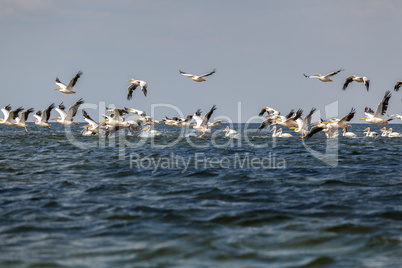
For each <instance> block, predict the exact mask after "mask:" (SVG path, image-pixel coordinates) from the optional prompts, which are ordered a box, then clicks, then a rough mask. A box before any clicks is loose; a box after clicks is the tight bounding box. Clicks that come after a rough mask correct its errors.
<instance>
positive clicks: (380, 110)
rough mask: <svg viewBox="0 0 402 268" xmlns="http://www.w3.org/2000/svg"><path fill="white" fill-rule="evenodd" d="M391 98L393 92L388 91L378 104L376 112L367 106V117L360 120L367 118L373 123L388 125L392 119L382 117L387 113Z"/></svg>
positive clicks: (365, 111)
mask: <svg viewBox="0 0 402 268" xmlns="http://www.w3.org/2000/svg"><path fill="white" fill-rule="evenodd" d="M390 98H391V92H390V91H386V92H385V95H384V98H383V99H382V100H381V101H380V103H379V104H378V106H377V110H376V112H375V113H374V111H373V110H371V109H370V108H368V107H366V108H365V109H364V113H365V115H366V116H365V117H362V118H360V120H364V119H365V120H366V121H367V122H368V123H372V124H376V125H379V126H381V125H386V124H388V121H390V120H392V118H391V119H388V120H385V119H382V118H381V116H382V115H384V114H385V112H386V111H387V108H388V102H389V99H390Z"/></svg>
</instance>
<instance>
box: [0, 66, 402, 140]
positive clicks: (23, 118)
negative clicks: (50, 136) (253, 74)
mask: <svg viewBox="0 0 402 268" xmlns="http://www.w3.org/2000/svg"><path fill="white" fill-rule="evenodd" d="M341 71H343V69H339V70H338V71H335V72H331V73H329V74H327V75H320V74H317V75H306V74H303V75H304V76H305V77H306V78H318V79H319V80H320V81H322V82H332V80H331V77H332V76H334V75H336V74H337V73H339V72H341ZM215 72H216V70H215V69H214V70H213V71H212V72H209V73H206V74H203V75H194V74H189V73H186V72H183V71H181V70H179V73H180V74H181V75H184V76H186V77H189V78H191V79H192V80H193V81H195V82H203V81H206V80H205V77H207V76H210V75H212V74H214V73H215ZM81 75H82V72H81V71H79V72H78V73H77V74H76V75H75V76H74V77H73V78H72V79H71V80H70V82H69V83H68V85H66V84H64V83H62V82H61V81H60V80H59V78H58V77H56V84H57V86H58V88H56V89H55V90H58V91H59V92H61V93H64V94H74V93H76V92H75V91H73V88H74V86H75V85H76V83H77V81H78V79H79V78H80V77H81ZM353 81H355V82H359V83H364V85H365V87H366V90H367V91H368V90H369V86H370V80H369V79H367V77H363V76H355V75H353V76H349V77H347V78H346V80H345V82H344V85H343V90H345V89H346V88H347V86H348V85H349V83H351V82H353ZM127 82H130V86H129V87H128V88H127V91H128V92H127V99H128V100H131V99H132V97H133V92H134V90H135V89H136V88H138V87H140V88H141V90H142V92H143V94H144V95H145V96H147V88H148V83H147V82H145V81H141V80H136V79H130V80H127ZM401 86H402V81H398V82H397V83H396V84H395V87H394V90H395V91H398V90H399V88H400V87H401ZM390 98H391V92H390V91H386V92H385V95H384V97H383V98H382V100H381V101H380V102H379V104H378V106H377V109H376V111H374V110H372V109H371V108H368V107H366V108H365V110H364V113H365V115H366V116H365V117H363V118H360V119H361V120H366V122H368V123H372V124H376V125H380V126H381V125H386V124H388V122H389V121H390V120H392V118H389V119H383V118H382V116H384V114H385V113H386V111H387V108H388V103H389V100H390ZM83 103H84V101H83V100H82V99H80V100H78V101H77V102H76V103H74V104H73V105H71V106H70V107H69V109H68V111H67V112H66V108H65V106H64V105H63V103H61V104H60V105H59V106H57V107H55V105H54V104H53V103H52V104H51V105H49V106H48V107H47V108H46V109H44V110H43V112H42V111H40V110H39V111H37V112H36V113H35V114H34V115H33V116H34V117H35V119H36V120H34V121H31V122H34V123H35V124H36V125H38V126H40V127H45V128H49V129H50V125H49V120H56V121H57V122H58V123H60V124H62V125H64V126H73V125H78V124H79V123H75V122H74V121H73V120H74V117H75V115H76V114H77V111H78V109H79V107H80V105H81V104H83ZM53 109H55V110H56V111H57V113H58V114H59V117H56V118H52V119H50V115H51V112H52V110H53ZM1 110H2V112H3V114H4V118H3V119H0V124H3V125H6V126H12V127H15V128H23V129H24V130H25V131H26V132H28V130H27V124H26V122H27V120H28V116H29V114H30V113H33V112H34V109H33V108H30V109H27V110H24V109H23V108H22V107H19V108H17V109H14V110H12V108H11V106H10V105H7V106H5V107H4V108H2V109H1ZM215 110H216V106H215V105H214V106H213V107H212V108H211V109H210V110H209V111H208V112H207V113H206V114H205V115H204V116H203V117H202V116H201V110H200V109H198V110H197V111H196V112H195V113H194V114H193V115H188V116H187V117H186V118H179V117H173V118H168V117H165V118H163V119H162V121H157V120H154V119H153V118H151V117H150V116H147V115H146V113H145V112H144V111H140V110H137V109H133V108H113V109H109V108H106V111H107V112H106V113H107V115H106V114H102V116H103V117H104V120H102V121H100V122H97V121H95V120H93V119H92V118H91V117H90V116H89V115H88V113H87V112H86V111H85V110H82V114H83V118H84V120H85V121H86V122H87V123H88V125H85V126H83V127H82V128H83V130H82V131H81V133H82V135H84V136H94V135H105V136H110V135H112V134H113V133H115V132H116V131H118V130H122V129H125V128H127V129H128V130H129V131H130V132H131V133H133V132H134V131H135V130H140V129H141V126H142V125H145V126H146V127H144V128H143V129H142V131H145V130H147V131H149V132H152V131H153V132H154V133H157V131H155V130H150V126H151V125H160V124H162V123H164V124H166V125H169V126H177V127H189V126H192V127H193V128H194V129H195V130H197V131H199V132H200V133H201V135H200V136H198V137H199V138H201V137H202V136H204V135H205V133H210V132H211V127H215V126H220V123H221V122H222V121H216V122H209V119H210V118H211V116H212V114H213V112H214V111H215ZM315 111H316V109H315V108H312V109H311V110H310V112H309V113H308V114H307V115H306V116H305V117H304V118H302V115H303V110H302V109H298V110H297V111H296V112H294V110H291V111H290V112H289V113H288V114H287V115H281V113H280V112H279V111H277V110H275V109H273V108H270V107H265V108H262V109H261V112H260V113H259V116H263V115H264V114H265V113H266V114H267V115H266V116H265V117H266V119H265V120H264V121H263V122H262V123H261V125H260V126H259V128H258V131H261V130H262V129H264V128H265V127H268V126H269V127H271V130H270V131H271V132H273V134H272V136H273V137H282V138H286V137H292V135H291V134H290V133H282V128H279V129H278V130H277V126H281V127H286V128H289V129H292V130H294V131H295V132H296V133H298V134H300V135H301V137H302V138H306V139H308V138H310V137H312V136H313V135H314V134H316V133H318V132H320V131H322V132H324V133H325V135H326V137H327V138H332V137H336V136H337V135H338V129H342V130H343V136H346V137H355V136H356V134H354V133H352V132H349V131H348V130H347V128H348V127H351V125H348V122H349V121H350V120H351V119H352V118H353V117H354V115H355V113H356V111H355V109H354V108H352V109H351V111H350V112H349V113H348V114H347V115H345V116H343V117H342V118H340V119H338V118H333V119H329V120H327V121H324V120H322V119H320V120H319V121H318V122H316V123H313V124H311V117H312V115H313V114H314V112H315ZM20 113H21V115H20ZM129 113H132V114H135V115H137V117H136V120H126V119H125V118H124V116H125V115H127V114H129ZM391 117H396V118H398V119H401V120H402V116H401V115H398V114H395V115H391ZM193 120H194V121H195V124H194V123H192V122H193ZM310 127H311V128H310ZM309 128H310V129H309ZM223 131H224V132H225V136H226V137H235V136H236V135H238V133H237V131H235V130H233V129H230V128H229V127H226V128H225V129H224V130H223ZM380 131H381V132H382V134H381V136H386V137H401V136H402V135H401V134H400V133H397V132H393V131H392V128H389V129H388V130H387V129H386V128H385V127H384V128H382V129H381V130H380ZM363 132H364V134H365V135H366V136H368V137H374V136H377V135H378V133H376V132H372V131H370V128H367V129H365V130H364V131H363Z"/></svg>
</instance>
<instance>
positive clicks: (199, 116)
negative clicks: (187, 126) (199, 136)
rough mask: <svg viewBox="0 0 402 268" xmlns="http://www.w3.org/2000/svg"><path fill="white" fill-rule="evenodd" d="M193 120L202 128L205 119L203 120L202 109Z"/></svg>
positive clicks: (195, 114)
mask: <svg viewBox="0 0 402 268" xmlns="http://www.w3.org/2000/svg"><path fill="white" fill-rule="evenodd" d="M193 119H194V120H195V122H196V123H197V127H199V126H201V124H202V122H203V119H202V118H201V109H198V110H197V111H196V112H195V113H194V115H193Z"/></svg>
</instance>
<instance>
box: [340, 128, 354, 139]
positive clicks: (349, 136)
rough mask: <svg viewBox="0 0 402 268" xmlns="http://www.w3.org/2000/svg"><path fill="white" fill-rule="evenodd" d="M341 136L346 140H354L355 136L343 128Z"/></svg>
mask: <svg viewBox="0 0 402 268" xmlns="http://www.w3.org/2000/svg"><path fill="white" fill-rule="evenodd" d="M342 136H344V137H348V138H355V137H356V136H357V135H356V134H355V133H353V132H349V131H348V129H347V128H346V127H345V128H344V129H343V131H342Z"/></svg>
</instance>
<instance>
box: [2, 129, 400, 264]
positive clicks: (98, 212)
mask: <svg viewBox="0 0 402 268" xmlns="http://www.w3.org/2000/svg"><path fill="white" fill-rule="evenodd" d="M367 126H368V125H353V127H352V128H351V129H350V131H353V132H355V133H356V134H357V135H358V137H357V138H354V139H350V138H345V137H342V136H339V137H338V138H337V139H326V138H325V137H324V136H323V135H322V133H319V134H317V135H315V136H313V137H312V138H311V139H310V140H308V141H304V140H303V139H300V138H299V137H297V136H296V135H295V134H293V135H294V136H295V137H294V138H288V139H280V138H276V139H273V138H271V136H270V135H271V134H270V133H268V131H266V130H265V131H263V132H260V133H258V132H256V131H255V130H256V129H257V127H258V125H249V126H246V125H244V124H242V125H236V129H238V128H240V130H241V132H242V133H241V137H240V138H238V139H232V140H231V139H228V138H225V137H224V136H223V132H222V131H221V130H223V128H224V126H222V127H218V128H215V129H214V131H213V133H212V135H211V134H209V135H205V136H204V137H203V138H202V139H198V138H197V137H196V135H198V133H193V132H192V131H191V130H190V131H184V130H183V129H181V128H176V127H168V126H156V127H155V130H159V131H160V132H161V133H162V135H160V136H155V137H154V138H141V137H138V133H135V134H134V135H133V136H121V135H116V137H114V138H111V139H110V140H109V139H99V138H98V137H81V136H80V135H79V131H80V129H79V128H78V127H73V128H72V129H71V130H70V131H67V132H66V130H65V129H64V128H63V127H62V126H61V125H53V129H52V130H47V129H43V128H39V127H37V126H35V125H30V128H29V130H30V132H29V134H26V133H25V132H23V131H22V130H21V129H18V130H14V129H13V128H7V127H5V126H0V146H1V154H0V267H400V266H401V263H402V163H401V155H402V138H387V137H377V138H368V137H364V136H363V134H362V130H363V129H364V128H365V127H367ZM392 127H393V130H394V131H398V132H402V125H400V124H397V125H392ZM246 128H247V129H246ZM371 128H372V130H374V131H377V132H379V129H380V127H377V126H373V125H371ZM182 130H183V132H182ZM286 131H287V132H289V131H288V130H286ZM66 133H67V134H66ZM290 133H291V132H290ZM172 144H174V145H172Z"/></svg>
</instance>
